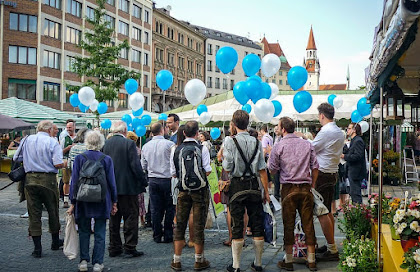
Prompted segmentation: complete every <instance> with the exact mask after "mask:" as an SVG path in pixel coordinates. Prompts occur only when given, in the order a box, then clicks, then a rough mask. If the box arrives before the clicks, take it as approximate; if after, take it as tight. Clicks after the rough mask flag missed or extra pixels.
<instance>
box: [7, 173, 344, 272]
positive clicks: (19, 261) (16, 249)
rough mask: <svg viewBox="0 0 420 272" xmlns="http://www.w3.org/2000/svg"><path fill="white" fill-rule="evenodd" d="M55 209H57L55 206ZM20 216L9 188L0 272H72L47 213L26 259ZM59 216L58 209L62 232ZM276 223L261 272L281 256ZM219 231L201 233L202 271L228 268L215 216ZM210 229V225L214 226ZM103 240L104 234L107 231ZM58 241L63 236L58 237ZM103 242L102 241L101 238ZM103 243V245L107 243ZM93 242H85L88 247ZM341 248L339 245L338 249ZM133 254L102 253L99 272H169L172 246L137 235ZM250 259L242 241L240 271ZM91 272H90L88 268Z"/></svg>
mask: <svg viewBox="0 0 420 272" xmlns="http://www.w3.org/2000/svg"><path fill="white" fill-rule="evenodd" d="M8 183H9V180H8V179H7V178H5V177H4V175H2V176H0V188H1V187H3V186H5V185H7V184H8ZM60 205H61V204H60ZM25 212H26V202H23V203H19V202H18V195H17V191H16V185H15V184H14V185H12V186H10V187H8V188H6V189H5V190H3V191H0V271H63V272H64V271H77V264H78V259H76V260H72V261H70V260H68V259H67V258H66V257H65V256H64V254H63V253H62V251H61V250H60V251H51V250H50V244H51V236H50V235H49V233H48V222H47V216H48V215H47V212H44V213H43V236H42V245H43V257H42V258H41V259H34V258H33V257H31V252H32V250H33V243H32V240H31V239H30V237H28V234H27V228H28V222H27V219H22V218H20V217H19V216H20V215H21V214H23V213H25ZM64 215H65V210H64V209H62V208H60V216H61V224H62V231H63V232H64V229H65V227H64ZM276 217H277V219H278V222H279V223H278V227H277V232H278V236H279V237H278V240H277V247H273V246H272V245H269V244H267V243H266V244H265V250H264V254H263V266H264V268H265V271H268V272H269V271H279V269H278V268H277V266H276V264H277V261H278V260H279V259H280V258H282V256H283V247H282V244H283V238H282V234H283V229H282V225H281V216H280V214H277V215H276ZM315 222H316V226H315V229H316V233H317V237H318V242H319V244H321V245H323V244H324V243H325V240H324V239H323V238H322V231H321V230H320V227H319V223H318V221H317V220H316V221H315ZM218 223H219V227H220V229H221V231H220V232H219V231H218V230H217V228H216V227H215V228H214V229H212V230H206V232H205V235H206V245H205V256H206V258H207V259H208V260H209V261H210V262H211V268H210V269H208V270H206V271H226V270H225V268H226V266H227V265H228V264H230V263H231V249H230V248H229V247H226V246H223V245H222V241H223V240H224V239H226V238H227V236H228V233H227V230H226V229H227V227H226V222H225V218H224V216H223V215H221V216H220V217H219V218H218ZM215 225H216V224H215ZM336 233H337V234H336V239H337V244H340V243H341V241H342V239H343V238H342V237H340V236H341V234H340V233H339V232H338V231H336ZM107 234H108V230H107ZM62 236H63V237H64V233H62ZM107 239H108V238H107ZM107 242H108V241H107ZM92 243H93V239H92V241H91V246H92ZM339 247H340V248H341V245H339ZM137 249H138V250H140V251H143V252H144V253H145V255H144V256H142V257H139V258H124V257H116V258H109V257H108V254H107V252H106V253H105V260H104V265H105V270H104V271H171V269H170V268H169V265H170V262H171V257H172V255H173V246H172V244H156V243H154V242H153V239H152V231H151V230H150V229H146V230H141V231H140V233H139V244H138V246H137ZM253 259H254V251H253V245H252V240H251V239H250V238H247V240H246V246H245V248H244V251H243V254H242V261H241V268H242V269H241V271H251V269H250V264H251V262H252V261H253ZM337 264H338V262H328V263H319V264H318V268H319V271H338V269H337ZM182 266H183V269H184V271H193V267H194V250H193V249H192V248H185V249H184V252H183V255H182ZM90 271H92V268H90ZM295 271H309V270H308V269H307V268H306V266H305V265H302V264H295Z"/></svg>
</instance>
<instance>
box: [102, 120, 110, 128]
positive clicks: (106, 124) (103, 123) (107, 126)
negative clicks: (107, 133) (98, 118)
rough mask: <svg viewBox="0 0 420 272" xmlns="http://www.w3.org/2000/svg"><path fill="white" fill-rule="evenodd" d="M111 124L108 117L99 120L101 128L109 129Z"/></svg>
mask: <svg viewBox="0 0 420 272" xmlns="http://www.w3.org/2000/svg"><path fill="white" fill-rule="evenodd" d="M111 125H112V123H111V120H109V119H104V120H102V122H101V128H103V129H110V128H111Z"/></svg>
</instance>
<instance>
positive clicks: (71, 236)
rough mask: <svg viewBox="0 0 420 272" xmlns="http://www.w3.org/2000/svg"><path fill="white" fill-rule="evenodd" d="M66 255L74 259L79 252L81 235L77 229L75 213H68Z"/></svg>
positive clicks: (65, 239) (65, 242) (65, 241)
mask: <svg viewBox="0 0 420 272" xmlns="http://www.w3.org/2000/svg"><path fill="white" fill-rule="evenodd" d="M63 253H64V255H66V256H67V258H69V260H73V259H75V258H76V257H77V254H78V253H79V235H78V234H77V230H76V221H75V219H74V215H73V214H72V215H68V214H67V215H66V235H65V236H64V246H63Z"/></svg>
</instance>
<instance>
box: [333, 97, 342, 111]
mask: <svg viewBox="0 0 420 272" xmlns="http://www.w3.org/2000/svg"><path fill="white" fill-rule="evenodd" d="M343 102H344V101H343V98H342V97H340V96H337V97H336V98H334V100H333V105H334V108H336V109H339V108H341V106H343Z"/></svg>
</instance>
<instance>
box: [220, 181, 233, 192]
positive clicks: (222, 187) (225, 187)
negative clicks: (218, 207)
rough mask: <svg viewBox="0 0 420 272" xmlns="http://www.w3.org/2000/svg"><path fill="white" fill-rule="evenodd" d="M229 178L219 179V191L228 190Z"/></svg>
mask: <svg viewBox="0 0 420 272" xmlns="http://www.w3.org/2000/svg"><path fill="white" fill-rule="evenodd" d="M229 186H230V180H219V191H220V192H225V193H227V192H229Z"/></svg>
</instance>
